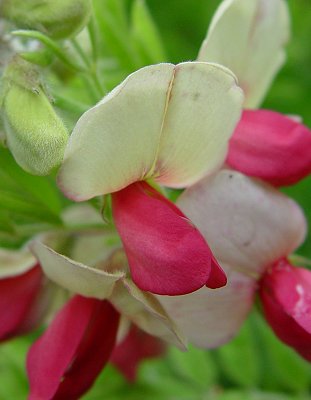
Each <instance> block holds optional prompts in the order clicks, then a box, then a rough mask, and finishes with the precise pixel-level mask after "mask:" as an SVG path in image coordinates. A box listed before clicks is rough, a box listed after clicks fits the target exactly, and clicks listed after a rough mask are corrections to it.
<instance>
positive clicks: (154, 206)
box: [112, 182, 223, 295]
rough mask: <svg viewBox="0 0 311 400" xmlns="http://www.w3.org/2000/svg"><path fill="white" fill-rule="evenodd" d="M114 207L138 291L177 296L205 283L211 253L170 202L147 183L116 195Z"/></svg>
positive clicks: (113, 197)
mask: <svg viewBox="0 0 311 400" xmlns="http://www.w3.org/2000/svg"><path fill="white" fill-rule="evenodd" d="M112 202H113V203H112V204H113V215H114V219H115V223H116V227H117V229H118V231H119V233H120V236H121V239H122V241H123V244H124V248H125V251H126V254H127V258H128V261H129V265H130V269H131V273H132V278H133V280H134V282H135V283H136V284H137V286H138V287H139V288H140V289H142V290H146V291H150V292H152V293H156V294H161V295H180V294H186V293H191V292H193V291H195V290H197V289H199V288H200V287H202V286H204V285H205V284H206V282H207V281H208V279H209V277H210V273H211V261H212V257H213V255H212V252H211V250H210V249H209V247H208V245H207V243H206V242H205V240H204V238H203V236H202V235H201V233H200V232H199V231H198V230H197V229H196V228H195V227H194V226H193V224H192V223H191V221H190V220H189V219H188V218H187V217H186V216H185V215H184V214H183V213H182V212H181V211H180V210H179V209H178V208H177V207H176V206H175V205H174V204H173V203H171V202H170V201H168V200H167V199H165V198H164V197H163V196H161V195H160V194H159V193H158V192H157V191H156V190H154V189H153V188H152V187H150V186H149V185H148V184H147V183H145V182H137V183H134V184H132V185H130V186H128V187H126V188H125V189H123V190H121V191H119V192H116V193H114V194H113V196H112ZM222 281H223V280H221V281H220V285H221V284H222ZM215 285H217V283H216V282H215V281H214V280H213V287H214V286H215Z"/></svg>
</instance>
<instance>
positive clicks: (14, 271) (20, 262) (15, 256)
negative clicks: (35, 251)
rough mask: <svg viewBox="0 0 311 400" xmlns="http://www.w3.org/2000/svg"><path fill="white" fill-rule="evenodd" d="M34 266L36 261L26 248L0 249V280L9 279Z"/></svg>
mask: <svg viewBox="0 0 311 400" xmlns="http://www.w3.org/2000/svg"><path fill="white" fill-rule="evenodd" d="M35 265H36V259H35V257H34V256H33V255H32V254H31V252H30V251H29V250H28V249H27V248H22V249H19V250H10V249H3V248H2V249H0V278H1V279H3V278H10V277H13V276H16V275H19V274H22V273H23V272H26V271H28V270H29V269H31V268H32V267H34V266H35Z"/></svg>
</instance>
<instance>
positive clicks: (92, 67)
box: [71, 39, 106, 100]
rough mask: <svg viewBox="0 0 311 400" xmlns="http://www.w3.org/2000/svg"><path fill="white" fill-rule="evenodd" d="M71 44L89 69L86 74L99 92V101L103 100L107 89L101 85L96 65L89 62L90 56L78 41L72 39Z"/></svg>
mask: <svg viewBox="0 0 311 400" xmlns="http://www.w3.org/2000/svg"><path fill="white" fill-rule="evenodd" d="M71 43H72V45H73V48H74V49H75V50H76V52H77V53H78V54H79V56H80V58H81V60H82V61H83V62H84V64H85V66H86V68H87V72H86V73H87V74H88V76H89V78H90V79H91V80H92V82H93V86H94V88H95V89H96V91H97V92H98V98H97V100H99V99H101V98H102V97H103V96H104V94H105V92H106V88H104V87H103V85H102V84H101V82H100V80H99V78H98V74H97V66H96V64H95V63H93V62H92V61H90V60H89V58H88V56H87V55H86V54H85V52H84V50H83V48H82V47H81V46H80V44H79V43H78V42H77V40H76V39H72V40H71Z"/></svg>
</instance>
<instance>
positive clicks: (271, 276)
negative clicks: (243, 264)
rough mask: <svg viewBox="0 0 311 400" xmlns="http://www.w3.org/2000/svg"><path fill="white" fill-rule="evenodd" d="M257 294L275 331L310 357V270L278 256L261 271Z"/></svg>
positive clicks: (304, 355)
mask: <svg viewBox="0 0 311 400" xmlns="http://www.w3.org/2000/svg"><path fill="white" fill-rule="evenodd" d="M260 297H261V301H262V304H263V310H264V314H265V317H266V319H267V321H268V322H269V324H270V326H271V327H272V329H273V330H274V332H275V334H276V335H277V336H278V337H279V339H280V340H281V341H283V342H284V343H286V344H287V345H289V346H291V347H293V348H294V349H295V350H296V351H297V352H298V353H299V354H300V355H301V356H302V357H304V358H305V359H307V360H308V361H311V271H308V270H306V269H303V268H296V267H293V266H292V265H290V264H289V263H288V261H287V260H286V259H281V260H279V261H278V262H276V263H275V264H274V265H273V267H272V268H271V269H270V270H268V271H267V272H266V274H265V275H264V277H263V279H262V281H261V285H260Z"/></svg>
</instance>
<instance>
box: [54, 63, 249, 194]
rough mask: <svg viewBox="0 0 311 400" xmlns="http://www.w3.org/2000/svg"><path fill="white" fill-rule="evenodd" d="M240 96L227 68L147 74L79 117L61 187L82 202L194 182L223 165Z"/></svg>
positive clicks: (163, 67) (190, 67)
mask: <svg viewBox="0 0 311 400" xmlns="http://www.w3.org/2000/svg"><path fill="white" fill-rule="evenodd" d="M242 97H243V95H242V92H241V90H240V89H239V88H238V87H237V86H236V82H235V77H234V76H233V74H232V73H231V72H230V71H229V70H227V69H225V68H223V67H221V66H216V65H212V64H208V63H183V64H179V65H177V66H176V67H175V66H174V65H172V64H159V65H152V66H149V67H145V68H142V69H140V70H139V71H137V72H135V73H133V74H132V75H130V76H129V77H128V78H127V79H126V80H125V81H124V82H123V83H122V84H121V85H119V86H118V87H117V88H116V89H115V90H114V91H113V92H111V93H110V94H109V95H108V96H106V97H105V98H104V99H103V100H102V101H101V102H100V103H99V104H97V105H96V106H95V107H93V108H92V109H90V110H89V111H88V112H86V113H85V114H84V115H83V116H82V117H81V118H80V120H79V121H78V123H77V125H76V127H75V129H74V131H73V133H72V135H71V138H70V141H69V144H68V146H67V149H66V153H65V161H64V164H63V167H62V168H61V171H60V175H59V185H60V187H61V188H62V190H63V191H64V193H65V194H66V196H68V197H69V198H72V199H74V200H77V201H81V200H86V199H89V198H91V197H94V196H97V195H100V194H105V193H111V192H114V191H118V190H120V189H122V188H124V187H126V186H128V185H129V184H131V183H133V182H135V181H139V180H142V179H148V178H150V177H156V178H157V179H158V181H159V182H161V183H163V184H166V185H171V186H185V185H186V184H189V183H192V182H194V181H195V180H198V178H199V177H201V176H203V175H204V174H205V173H207V172H210V171H213V170H214V169H215V168H217V167H218V166H219V165H220V164H221V163H222V162H223V160H224V157H225V155H226V151H227V144H228V140H229V137H230V135H231V133H232V131H233V129H234V126H235V124H236V122H237V120H238V119H239V117H240V111H241V104H242V101H243V100H242Z"/></svg>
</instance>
